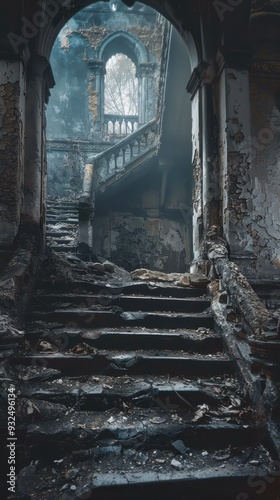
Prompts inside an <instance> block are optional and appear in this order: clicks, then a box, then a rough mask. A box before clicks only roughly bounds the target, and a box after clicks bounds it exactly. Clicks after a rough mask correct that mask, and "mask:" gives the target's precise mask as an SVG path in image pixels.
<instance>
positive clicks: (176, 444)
mask: <svg viewBox="0 0 280 500" xmlns="http://www.w3.org/2000/svg"><path fill="white" fill-rule="evenodd" d="M172 447H173V448H174V449H175V450H176V451H178V453H180V454H181V455H184V454H185V453H186V452H187V448H186V446H185V445H184V443H183V441H182V440H180V439H178V440H177V441H174V443H172Z"/></svg>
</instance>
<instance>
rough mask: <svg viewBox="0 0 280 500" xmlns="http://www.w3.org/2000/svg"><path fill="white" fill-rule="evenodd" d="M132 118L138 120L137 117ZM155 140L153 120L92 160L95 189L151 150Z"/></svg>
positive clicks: (155, 132) (155, 142)
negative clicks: (94, 173)
mask: <svg viewBox="0 0 280 500" xmlns="http://www.w3.org/2000/svg"><path fill="white" fill-rule="evenodd" d="M106 116H113V115H106ZM125 118H129V117H125ZM134 118H137V119H138V117H134ZM135 124H137V122H135V123H134V125H135ZM134 125H133V126H134ZM115 130H116V126H115ZM157 139H158V135H157V122H156V119H153V120H151V121H150V122H148V123H147V124H145V125H143V126H142V127H140V128H138V129H137V130H134V131H133V134H130V135H128V136H127V137H125V138H124V139H122V140H121V141H119V142H118V143H117V144H116V145H114V146H112V147H110V148H109V149H107V150H106V151H104V152H103V153H101V154H100V155H98V156H96V157H95V158H94V166H95V172H96V187H97V186H98V185H100V184H102V183H103V182H105V181H106V180H107V179H109V178H110V177H112V176H113V175H116V174H119V173H121V172H122V171H125V170H126V166H127V165H128V164H130V162H131V161H132V160H133V159H136V158H138V157H140V156H141V155H142V154H143V153H144V152H146V151H149V150H150V149H152V148H153V147H154V146H155V145H156V144H157Z"/></svg>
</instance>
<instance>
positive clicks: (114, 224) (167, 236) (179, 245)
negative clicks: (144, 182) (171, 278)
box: [93, 213, 187, 272]
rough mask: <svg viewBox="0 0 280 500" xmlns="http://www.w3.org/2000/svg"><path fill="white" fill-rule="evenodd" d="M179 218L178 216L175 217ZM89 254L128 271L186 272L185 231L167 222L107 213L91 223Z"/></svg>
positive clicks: (165, 220)
mask: <svg viewBox="0 0 280 500" xmlns="http://www.w3.org/2000/svg"><path fill="white" fill-rule="evenodd" d="M178 218H180V216H179V217H178ZM93 234H94V242H93V252H94V253H95V254H97V255H101V256H102V257H104V258H107V259H109V260H112V261H113V262H115V263H116V264H117V265H119V266H122V267H124V268H125V269H127V270H129V271H131V270H133V269H137V268H139V267H145V268H148V269H151V270H158V271H164V272H186V269H187V262H186V228H185V225H184V223H183V221H181V222H180V221H179V220H172V219H170V218H156V217H155V218H154V217H147V218H144V217H136V216H135V215H134V214H133V213H127V214H118V213H111V214H110V216H109V217H106V216H101V217H96V218H94V221H93Z"/></svg>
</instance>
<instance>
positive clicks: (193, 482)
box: [3, 440, 280, 500]
mask: <svg viewBox="0 0 280 500" xmlns="http://www.w3.org/2000/svg"><path fill="white" fill-rule="evenodd" d="M203 453H204V452H203V451H200V450H199V451H196V452H193V451H192V452H191V453H186V454H185V455H183V456H182V455H176V454H175V453H173V452H172V451H167V450H162V449H158V448H154V449H149V450H144V451H142V450H141V449H140V450H139V451H138V450H134V449H129V448H127V449H126V448H124V447H121V446H119V445H118V444H115V443H114V441H113V440H111V441H109V440H108V442H107V443H106V442H104V443H103V444H102V445H101V446H99V447H96V448H95V449H93V450H92V452H89V453H88V455H87V453H86V452H85V451H83V450H81V451H77V452H76V451H74V452H73V454H72V456H71V458H70V459H68V460H65V459H60V460H56V461H55V462H54V463H51V461H49V462H47V463H46V462H45V460H44V461H43V464H36V463H33V464H32V465H31V466H30V467H29V469H25V470H23V471H22V472H21V473H20V474H19V476H18V483H19V493H22V494H23V496H22V497H18V498H22V499H23V498H31V497H32V495H33V493H34V491H36V492H37V495H40V498H42V499H46V500H47V499H52V500H61V499H62V500H68V499H71V498H80V499H89V500H93V499H95V500H110V499H114V500H131V498H133V499H134V500H143V498H145V499H146V500H155V499H157V498H159V499H162V500H170V498H171V497H172V498H174V499H175V498H176V500H186V499H191V500H202V499H207V500H208V499H209V500H210V499H215V500H225V499H226V500H256V499H258V500H277V499H278V498H279V496H278V493H277V492H279V489H280V480H279V475H278V476H277V475H275V471H274V475H272V474H273V473H272V474H271V475H269V476H268V472H267V471H268V469H273V466H272V465H271V463H270V462H269V461H268V460H267V458H266V457H265V454H264V453H263V450H262V448H261V447H259V448H257V447H256V448H255V455H256V456H259V457H260V458H261V461H258V460H256V462H259V464H258V465H257V466H256V465H253V464H250V460H246V456H248V450H247V449H246V448H243V449H240V451H239V452H238V453H237V452H236V455H235V456H232V455H230V454H229V453H228V449H227V448H225V447H224V448H223V449H221V450H217V451H216V450H214V451H211V452H210V453H208V455H207V456H205V455H203ZM229 455H230V456H229ZM223 456H224V457H228V456H229V458H225V459H224V460H221V457H223ZM78 457H81V458H80V459H79V458H78ZM263 457H264V459H263ZM244 461H246V462H245V463H244ZM28 465H29V464H28ZM107 471H110V472H109V473H108V472H107ZM267 478H268V479H269V481H268V482H267V481H266V479H267ZM260 486H261V487H262V488H264V489H265V492H264V494H260V495H258V496H255V495H254V493H255V491H256V488H258V491H259V490H260ZM206 492H207V493H206ZM3 498H4V496H3Z"/></svg>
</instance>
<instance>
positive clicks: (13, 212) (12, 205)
mask: <svg viewBox="0 0 280 500" xmlns="http://www.w3.org/2000/svg"><path fill="white" fill-rule="evenodd" d="M24 112H25V73H24V71H23V67H22V64H21V63H20V62H18V61H14V62H8V61H0V179H1V182H0V247H8V246H10V245H12V243H13V241H14V238H15V236H16V234H17V231H18V227H19V222H20V213H21V209H22V203H23V164H24V148H23V135H24Z"/></svg>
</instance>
